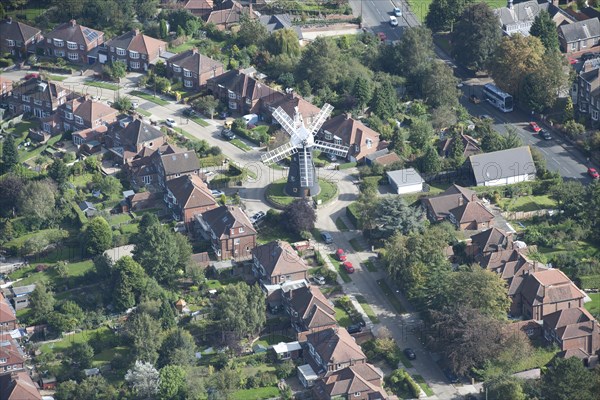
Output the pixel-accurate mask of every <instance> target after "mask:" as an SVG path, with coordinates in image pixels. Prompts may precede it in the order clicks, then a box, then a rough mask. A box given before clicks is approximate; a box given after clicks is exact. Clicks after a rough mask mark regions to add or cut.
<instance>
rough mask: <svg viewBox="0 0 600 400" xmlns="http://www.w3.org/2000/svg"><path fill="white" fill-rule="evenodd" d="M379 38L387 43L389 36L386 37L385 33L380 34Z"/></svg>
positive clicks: (378, 34)
mask: <svg viewBox="0 0 600 400" xmlns="http://www.w3.org/2000/svg"><path fill="white" fill-rule="evenodd" d="M377 36H379V40H381V41H382V42H385V40H386V39H387V36H385V33H383V32H378V33H377Z"/></svg>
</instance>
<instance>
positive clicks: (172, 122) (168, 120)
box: [165, 118, 177, 128]
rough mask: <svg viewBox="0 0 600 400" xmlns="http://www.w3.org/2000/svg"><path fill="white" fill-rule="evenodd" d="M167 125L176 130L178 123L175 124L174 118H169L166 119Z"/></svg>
mask: <svg viewBox="0 0 600 400" xmlns="http://www.w3.org/2000/svg"><path fill="white" fill-rule="evenodd" d="M165 124H167V126H169V127H171V128H175V126H176V125H177V122H175V120H174V119H173V118H167V119H165Z"/></svg>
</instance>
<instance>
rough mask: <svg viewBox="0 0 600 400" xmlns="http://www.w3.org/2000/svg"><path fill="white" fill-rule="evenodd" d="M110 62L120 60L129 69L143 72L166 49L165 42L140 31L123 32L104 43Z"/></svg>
mask: <svg viewBox="0 0 600 400" xmlns="http://www.w3.org/2000/svg"><path fill="white" fill-rule="evenodd" d="M104 47H105V48H106V49H107V52H108V58H109V59H110V61H111V62H115V61H122V62H123V63H124V64H125V65H126V66H127V69H128V70H129V71H134V72H145V71H148V68H149V66H150V65H151V64H154V63H156V61H157V60H158V58H159V56H160V55H161V54H162V53H163V52H164V51H166V49H167V43H166V42H163V41H162V40H159V39H155V38H153V37H150V36H147V35H144V34H143V33H140V31H139V30H138V29H135V30H132V31H130V32H127V33H124V34H122V35H121V36H117V37H116V38H113V39H111V40H109V41H108V42H107V43H105V44H104Z"/></svg>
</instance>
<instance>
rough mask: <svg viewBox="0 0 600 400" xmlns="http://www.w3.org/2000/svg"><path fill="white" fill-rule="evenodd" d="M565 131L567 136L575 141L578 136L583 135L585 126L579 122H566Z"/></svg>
mask: <svg viewBox="0 0 600 400" xmlns="http://www.w3.org/2000/svg"><path fill="white" fill-rule="evenodd" d="M563 129H564V131H565V133H566V134H567V136H569V137H570V138H571V139H574V138H576V137H577V136H579V135H581V134H583V132H585V126H583V125H582V124H580V123H578V122H575V121H574V120H569V121H567V122H565V125H564V127H563Z"/></svg>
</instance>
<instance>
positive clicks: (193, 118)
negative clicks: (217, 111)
mask: <svg viewBox="0 0 600 400" xmlns="http://www.w3.org/2000/svg"><path fill="white" fill-rule="evenodd" d="M190 119H191V120H192V121H194V122H195V123H197V124H198V125H200V126H208V125H209V123H208V122H206V121H205V120H203V119H202V118H200V117H191V118H190Z"/></svg>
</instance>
